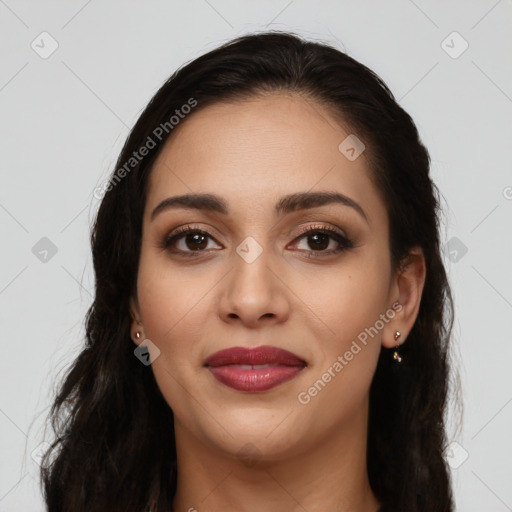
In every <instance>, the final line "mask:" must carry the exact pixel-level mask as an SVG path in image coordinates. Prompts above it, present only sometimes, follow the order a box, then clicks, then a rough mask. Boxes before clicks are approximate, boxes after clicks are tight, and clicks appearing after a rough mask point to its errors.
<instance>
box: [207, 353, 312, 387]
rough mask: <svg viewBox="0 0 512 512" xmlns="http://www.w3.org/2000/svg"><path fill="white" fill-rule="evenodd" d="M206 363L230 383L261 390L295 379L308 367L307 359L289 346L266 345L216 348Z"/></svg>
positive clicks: (221, 379) (218, 378) (221, 378)
mask: <svg viewBox="0 0 512 512" xmlns="http://www.w3.org/2000/svg"><path fill="white" fill-rule="evenodd" d="M204 365H205V366H206V367H207V368H208V369H209V370H210V371H211V372H212V374H213V376H214V377H215V378H216V379H217V380H218V381H219V382H222V383H223V384H225V385H226V386H229V387H231V388H233V389H236V390H238V391H248V392H251V393H257V392H260V391H266V390H268V389H272V388H274V387H276V386H278V385H279V384H282V383H283V382H286V381H288V380H290V379H292V378H293V377H295V376H296V375H298V373H299V372H300V371H301V370H302V369H303V368H305V367H306V362H305V361H304V360H303V359H301V358H300V357H298V356H296V355H295V354H293V353H292V352H288V351H287V350H283V349H280V348H277V347H271V346H267V345H262V346H260V347H256V348H245V347H233V348H228V349H225V350H221V351H219V352H215V353H214V354H212V355H211V356H209V357H208V358H207V359H206V361H205V363H204Z"/></svg>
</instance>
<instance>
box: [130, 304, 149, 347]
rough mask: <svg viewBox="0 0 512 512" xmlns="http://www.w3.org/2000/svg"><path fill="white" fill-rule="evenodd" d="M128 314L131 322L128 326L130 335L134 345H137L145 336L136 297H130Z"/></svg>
mask: <svg viewBox="0 0 512 512" xmlns="http://www.w3.org/2000/svg"><path fill="white" fill-rule="evenodd" d="M130 316H131V318H132V323H131V327H130V336H131V338H132V340H133V342H134V343H135V345H137V346H138V345H139V344H140V343H142V340H144V338H145V334H144V325H143V324H142V319H141V315H140V306H139V301H138V300H137V297H133V296H131V297H130ZM137 332H139V333H140V338H137Z"/></svg>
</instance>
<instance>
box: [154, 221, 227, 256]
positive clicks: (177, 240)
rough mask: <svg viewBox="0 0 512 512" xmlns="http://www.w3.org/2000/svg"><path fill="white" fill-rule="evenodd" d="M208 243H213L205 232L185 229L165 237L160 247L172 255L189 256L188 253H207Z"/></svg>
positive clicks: (212, 239) (211, 238)
mask: <svg viewBox="0 0 512 512" xmlns="http://www.w3.org/2000/svg"><path fill="white" fill-rule="evenodd" d="M210 241H213V242H215V240H214V238H213V237H212V236H211V235H210V234H209V233H207V232H206V231H203V230H201V229H192V228H190V227H185V228H181V229H179V230H178V231H177V232H175V233H173V234H171V235H169V236H166V237H165V238H164V240H163V241H162V243H161V247H162V248H163V249H166V250H168V251H169V252H172V253H174V254H183V255H187V256H190V255H191V254H190V253H194V252H195V253H200V252H208V251H207V249H208V244H209V242H210ZM214 248H215V247H214ZM217 248H220V247H217Z"/></svg>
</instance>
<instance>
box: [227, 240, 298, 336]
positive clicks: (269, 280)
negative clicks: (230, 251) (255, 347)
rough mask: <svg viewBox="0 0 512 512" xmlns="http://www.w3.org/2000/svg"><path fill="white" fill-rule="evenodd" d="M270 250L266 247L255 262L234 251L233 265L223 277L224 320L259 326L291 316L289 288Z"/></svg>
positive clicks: (284, 319)
mask: <svg viewBox="0 0 512 512" xmlns="http://www.w3.org/2000/svg"><path fill="white" fill-rule="evenodd" d="M267 253H268V250H263V252H262V253H261V254H260V255H259V256H258V257H257V258H256V259H255V260H254V261H252V262H248V261H246V260H244V259H243V258H242V257H240V256H239V255H238V254H234V255H233V260H234V261H233V269H232V271H231V272H229V273H228V275H227V276H226V279H225V280H223V283H224V285H223V286H224V288H223V290H222V296H221V298H220V301H219V314H220V316H221V318H222V320H223V321H225V322H227V323H233V324H235V323H240V324H243V325H244V326H245V327H248V328H257V327H262V326H269V325H273V324H279V323H282V322H285V321H286V320H287V319H288V317H289V314H290V301H289V293H287V290H288V289H287V287H286V285H285V284H284V280H283V279H282V278H281V277H280V276H279V271H278V270H277V268H271V262H270V258H269V257H267V256H268V254H267ZM274 267H275V265H274Z"/></svg>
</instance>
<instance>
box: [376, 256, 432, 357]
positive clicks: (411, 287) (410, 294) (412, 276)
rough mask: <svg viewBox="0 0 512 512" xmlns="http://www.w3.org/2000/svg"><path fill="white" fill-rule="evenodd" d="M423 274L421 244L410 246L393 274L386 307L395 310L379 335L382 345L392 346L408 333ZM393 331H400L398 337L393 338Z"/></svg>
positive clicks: (412, 322) (415, 315) (424, 267)
mask: <svg viewBox="0 0 512 512" xmlns="http://www.w3.org/2000/svg"><path fill="white" fill-rule="evenodd" d="M425 277H426V264H425V257H424V255H423V251H422V249H421V247H414V248H412V249H411V250H410V251H409V254H408V255H407V256H406V257H405V258H404V260H403V261H402V263H401V265H400V267H399V269H398V270H397V271H396V273H395V275H394V276H393V280H392V283H391V291H390V299H391V300H390V307H391V308H392V309H393V310H394V311H395V316H394V317H393V319H392V320H390V321H389V322H388V323H387V324H386V327H385V329H384V333H383V336H382V345H383V346H384V347H386V348H394V347H396V345H397V344H400V345H401V344H402V343H404V341H405V340H406V338H407V336H408V335H409V333H410V332H411V330H412V328H413V326H414V322H415V321H416V318H417V316H418V312H419V310H420V302H421V294H422V293H423V287H424V285H425ZM392 304H394V307H393V306H392ZM396 331H399V332H400V334H401V336H400V338H399V339H398V340H395V339H394V335H395V333H396Z"/></svg>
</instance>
